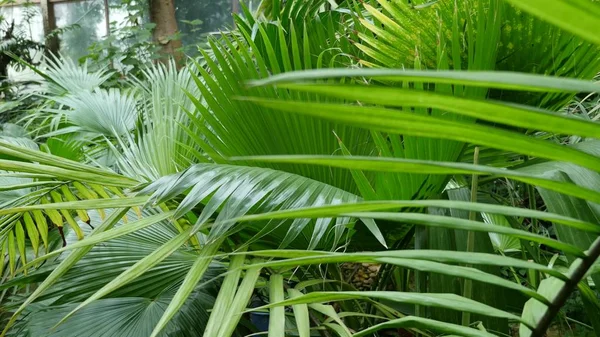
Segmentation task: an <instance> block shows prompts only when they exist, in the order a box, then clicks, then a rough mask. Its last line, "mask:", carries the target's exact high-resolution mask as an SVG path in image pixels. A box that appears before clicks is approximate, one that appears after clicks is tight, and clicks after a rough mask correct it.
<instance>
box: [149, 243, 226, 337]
mask: <svg viewBox="0 0 600 337" xmlns="http://www.w3.org/2000/svg"><path fill="white" fill-rule="evenodd" d="M222 243H223V240H217V241H214V242H211V243H209V244H207V245H205V246H204V247H202V250H201V251H200V254H199V255H198V257H197V258H196V261H195V262H194V264H193V265H192V267H191V268H190V270H189V271H188V273H187V275H186V277H185V279H184V280H183V283H182V284H181V286H180V287H179V289H178V290H177V293H175V295H174V296H173V299H172V300H171V303H169V306H168V307H167V309H166V310H165V312H164V314H163V315H162V317H161V318H160V321H159V322H158V324H156V327H155V328H154V331H152V335H151V337H155V336H158V335H159V334H160V332H161V331H162V330H163V329H164V328H165V327H166V326H167V324H168V323H169V321H170V320H171V319H172V318H173V316H175V315H176V314H177V313H178V312H179V310H180V309H181V307H182V306H183V305H184V304H185V302H186V301H187V299H188V297H189V296H190V295H191V293H192V291H194V289H195V288H196V286H197V285H198V282H200V279H202V276H203V275H204V273H205V272H206V270H207V269H208V267H209V265H210V263H211V262H212V259H213V256H214V255H215V253H216V252H217V250H218V249H219V248H220V246H221V244H222Z"/></svg>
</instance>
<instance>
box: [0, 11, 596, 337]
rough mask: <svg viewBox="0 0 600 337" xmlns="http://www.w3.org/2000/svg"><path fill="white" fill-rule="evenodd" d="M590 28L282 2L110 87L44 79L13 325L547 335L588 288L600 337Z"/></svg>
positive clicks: (27, 172)
mask: <svg viewBox="0 0 600 337" xmlns="http://www.w3.org/2000/svg"><path fill="white" fill-rule="evenodd" d="M599 13H600V4H597V3H595V2H590V1H587V0H571V1H565V0H544V1H537V0H528V1H527V2H522V1H517V0H465V1H460V2H459V1H452V0H439V1H435V2H424V1H414V0H413V1H400V0H398V1H386V0H370V1H325V0H311V1H279V0H269V1H264V2H263V4H262V5H261V6H259V10H258V12H256V13H252V12H251V11H250V10H248V9H247V8H245V7H244V6H243V5H242V13H241V14H240V15H236V16H234V21H235V24H236V25H235V26H236V29H235V30H233V31H231V32H227V33H223V34H222V35H221V36H219V37H215V38H213V39H210V40H209V48H208V49H201V50H199V53H200V54H201V57H198V58H194V59H190V61H189V63H188V64H187V66H185V67H183V68H181V69H176V67H175V66H174V65H173V64H167V65H154V66H149V67H147V68H144V69H143V71H141V73H140V76H138V77H136V78H132V79H128V80H127V81H126V83H125V84H123V85H119V87H113V86H111V85H109V84H107V81H108V80H109V79H110V78H111V77H113V75H114V74H113V73H112V71H111V70H110V69H100V70H90V69H87V68H86V67H78V66H75V65H73V64H72V63H70V62H67V61H63V60H58V59H56V60H52V61H51V62H47V64H48V66H47V67H46V68H35V67H33V68H34V69H35V70H36V71H37V72H38V73H39V74H40V75H41V78H42V79H41V80H40V89H39V92H38V93H37V95H39V96H40V97H43V98H44V104H42V105H41V106H40V107H38V108H36V109H35V110H32V111H30V112H29V114H28V116H26V117H25V118H24V120H23V123H22V124H23V126H24V129H23V132H19V133H15V132H12V133H7V134H3V135H2V136H1V138H0V156H1V158H0V169H1V170H3V171H2V173H1V174H0V179H3V180H5V183H4V184H3V186H2V187H0V202H1V203H2V207H0V208H1V209H0V251H1V253H0V258H1V259H2V260H0V268H3V270H1V273H0V275H1V276H2V283H1V285H0V290H2V293H1V294H0V296H1V297H0V305H1V310H0V320H1V321H2V322H3V324H2V325H3V326H4V327H5V328H4V330H3V331H2V333H1V335H2V336H5V335H6V336H80V335H82V334H85V335H86V336H206V337H216V336H223V337H228V336H245V335H250V334H259V333H264V334H268V335H269V337H283V336H300V337H309V336H323V337H327V336H344V337H345V336H353V337H360V336H390V335H392V336H398V335H402V334H410V335H421V336H437V335H448V336H450V335H455V336H456V335H458V336H506V335H510V334H518V335H520V336H543V335H544V334H545V333H546V331H547V330H548V329H549V328H551V327H552V328H555V327H556V326H558V325H560V322H562V321H569V322H572V320H573V318H572V317H568V316H566V315H565V314H566V311H564V310H563V311H561V308H563V306H564V305H565V303H566V302H567V300H569V298H571V296H572V294H573V293H574V292H576V293H577V296H579V298H580V299H581V305H582V306H583V307H584V308H585V312H586V314H587V317H586V322H587V323H583V322H581V324H579V325H580V326H578V328H581V329H585V330H587V331H594V332H595V333H597V332H598V331H600V316H599V315H600V314H599V312H600V311H598V308H599V307H600V303H599V302H598V296H597V292H596V284H598V283H597V282H600V279H599V278H598V275H599V274H598V273H597V272H598V271H599V270H598V264H597V263H596V260H597V258H598V256H599V255H600V240H598V234H599V233H600V227H599V219H600V206H599V205H600V193H599V192H598V191H600V142H599V139H600V127H599V125H598V122H597V118H586V116H582V114H581V113H573V112H572V109H568V108H566V107H570V106H572V105H570V104H569V103H570V102H572V100H573V99H574V97H575V95H584V96H583V97H585V95H587V94H592V95H593V94H598V93H600V86H599V85H598V84H597V83H594V82H593V81H592V79H593V78H594V76H596V74H597V73H598V71H600V54H599V53H598V51H599V48H600V40H599V38H598V35H597V34H596V33H595V30H594V27H598V26H600V19H599V18H600V15H599ZM590 115H591V114H590ZM588 117H589V116H588ZM359 269H360V270H362V271H361V273H358V274H357V272H358V271H359ZM357 275H358V277H357ZM265 318H266V320H267V321H268V323H266V324H262V323H261V322H260V320H261V319H263V320H264V319H265ZM263 329H264V331H263Z"/></svg>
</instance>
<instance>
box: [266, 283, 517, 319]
mask: <svg viewBox="0 0 600 337" xmlns="http://www.w3.org/2000/svg"><path fill="white" fill-rule="evenodd" d="M352 299H380V300H387V301H392V302H401V303H411V304H419V305H424V306H432V307H441V308H447V309H453V310H459V311H468V312H471V313H476V314H480V315H485V316H491V317H503V318H508V319H514V320H517V321H520V322H522V323H524V324H528V323H527V322H524V321H523V320H522V319H521V318H520V317H518V316H515V315H513V314H511V313H508V312H505V311H502V310H499V309H496V308H493V307H490V306H487V305H485V304H483V303H479V302H476V301H473V300H470V299H467V298H464V297H462V296H458V295H455V294H434V293H429V294H419V293H404V292H393V291H339V292H312V293H309V294H306V295H303V296H301V297H298V298H294V299H288V300H285V301H282V302H279V303H271V304H269V305H266V306H264V307H261V308H271V307H274V306H287V305H294V304H301V303H322V302H331V301H345V300H352Z"/></svg>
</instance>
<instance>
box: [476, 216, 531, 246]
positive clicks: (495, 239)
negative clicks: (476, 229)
mask: <svg viewBox="0 0 600 337" xmlns="http://www.w3.org/2000/svg"><path fill="white" fill-rule="evenodd" d="M481 216H482V217H483V221H484V222H485V223H487V224H490V225H493V226H504V227H511V225H510V223H509V222H508V220H507V219H506V217H505V216H503V215H499V214H490V213H481ZM489 235H490V239H491V240H492V244H493V245H494V249H496V250H498V251H500V252H502V253H503V254H505V253H511V252H518V251H520V250H521V243H520V242H519V240H518V239H517V238H515V237H511V236H507V235H500V234H496V233H490V234H489Z"/></svg>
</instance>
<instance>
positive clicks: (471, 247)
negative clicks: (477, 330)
mask: <svg viewBox="0 0 600 337" xmlns="http://www.w3.org/2000/svg"><path fill="white" fill-rule="evenodd" d="M478 163H479V147H478V146H476V147H475V151H474V152H473V164H474V165H477V164H478ZM478 177H479V176H478V175H476V174H473V178H472V181H471V202H477V186H478V185H479V182H478ZM469 220H471V221H475V220H477V213H476V212H475V211H470V212H469ZM473 251H475V232H473V231H470V232H469V233H468V234H467V252H473ZM463 296H464V297H465V298H469V299H470V298H471V297H473V281H471V280H465V283H464V289H463ZM470 323H471V313H470V312H463V313H462V324H463V325H464V326H469V324H470Z"/></svg>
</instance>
